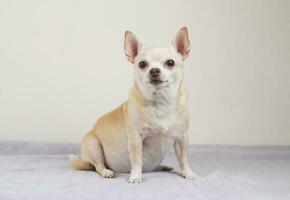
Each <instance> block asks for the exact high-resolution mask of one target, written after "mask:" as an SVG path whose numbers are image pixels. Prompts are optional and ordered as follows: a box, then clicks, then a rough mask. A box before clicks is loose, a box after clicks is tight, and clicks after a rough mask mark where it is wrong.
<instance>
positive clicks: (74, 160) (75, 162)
mask: <svg viewBox="0 0 290 200" xmlns="http://www.w3.org/2000/svg"><path fill="white" fill-rule="evenodd" d="M69 162H70V164H71V166H72V168H74V169H75V170H94V169H95V167H94V166H93V165H92V164H91V163H89V162H87V161H84V160H81V159H80V158H79V157H78V156H77V155H69Z"/></svg>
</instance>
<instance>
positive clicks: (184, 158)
mask: <svg viewBox="0 0 290 200" xmlns="http://www.w3.org/2000/svg"><path fill="white" fill-rule="evenodd" d="M174 150H175V154H176V157H177V160H178V162H179V165H180V168H181V171H182V176H183V177H184V178H186V179H196V178H198V175H196V174H195V173H193V172H192V170H191V168H190V166H189V164H188V135H187V134H185V135H183V136H182V138H178V139H176V140H175V142H174Z"/></svg>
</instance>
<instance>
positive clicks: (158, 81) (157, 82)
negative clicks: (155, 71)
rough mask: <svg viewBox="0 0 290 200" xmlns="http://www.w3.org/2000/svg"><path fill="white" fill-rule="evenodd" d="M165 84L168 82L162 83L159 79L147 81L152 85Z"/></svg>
mask: <svg viewBox="0 0 290 200" xmlns="http://www.w3.org/2000/svg"><path fill="white" fill-rule="evenodd" d="M167 82H168V80H167V81H162V80H160V79H152V80H150V81H149V83H151V84H152V85H161V84H162V83H167Z"/></svg>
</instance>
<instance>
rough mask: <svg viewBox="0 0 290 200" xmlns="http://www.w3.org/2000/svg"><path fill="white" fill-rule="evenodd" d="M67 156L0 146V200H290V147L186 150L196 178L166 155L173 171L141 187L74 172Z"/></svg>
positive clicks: (70, 147) (61, 146)
mask: <svg viewBox="0 0 290 200" xmlns="http://www.w3.org/2000/svg"><path fill="white" fill-rule="evenodd" d="M71 153H78V145H77V144H66V143H57V144H53V143H50V144H49V143H31V142H9V141H2V142H0V200H6V199H7V200H8V199H17V200H18V199H21V200H25V199H27V200H34V199H37V200H47V199H52V200H65V199H72V200H73V199H76V200H86V199H100V200H106V199H108V200H113V199H118V200H123V199H124V200H130V199H134V200H139V199H140V200H145V199H146V200H151V199H152V200H163V199H164V200H170V199H174V200H175V199H176V200H189V199H194V200H276V199H277V200H278V199H279V200H280V199H281V200H289V199H290V147H228V146H192V147H190V158H189V159H190V164H191V166H192V168H193V170H194V171H195V172H196V173H197V174H199V175H201V176H202V178H201V179H199V180H196V181H190V180H185V179H183V178H181V177H180V176H179V173H178V171H179V168H178V165H177V162H176V159H175V156H174V154H173V152H170V153H169V154H168V155H167V157H166V159H165V161H164V164H166V165H169V166H173V167H174V168H175V169H176V171H175V172H151V173H145V174H144V180H143V183H141V184H128V183H127V178H128V174H117V177H116V178H114V179H104V178H102V177H100V176H99V175H98V174H97V173H95V172H93V171H74V170H72V169H71V168H70V167H69V164H68V160H67V154H71Z"/></svg>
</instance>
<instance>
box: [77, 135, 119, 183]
mask: <svg viewBox="0 0 290 200" xmlns="http://www.w3.org/2000/svg"><path fill="white" fill-rule="evenodd" d="M81 155H82V158H83V159H84V160H87V161H88V162H90V163H91V164H92V165H93V166H94V167H95V169H96V171H97V172H98V173H99V174H100V175H101V176H103V177H105V178H112V177H113V176H114V172H113V171H112V170H110V169H107V168H106V166H105V159H104V153H103V149H102V146H101V144H100V142H99V140H98V138H97V137H96V136H95V135H94V134H93V133H89V134H88V135H86V136H85V138H84V139H83V141H82V145H81Z"/></svg>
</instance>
